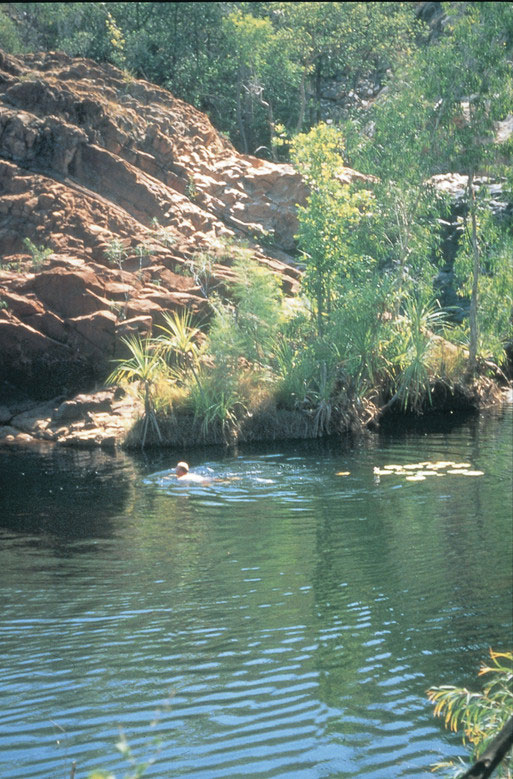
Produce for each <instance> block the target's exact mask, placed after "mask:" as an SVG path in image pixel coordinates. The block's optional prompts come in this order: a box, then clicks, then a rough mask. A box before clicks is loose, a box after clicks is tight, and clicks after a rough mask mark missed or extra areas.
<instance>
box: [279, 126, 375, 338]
mask: <svg viewBox="0 0 513 779" xmlns="http://www.w3.org/2000/svg"><path fill="white" fill-rule="evenodd" d="M342 151H343V142H342V136H341V134H340V131H338V130H337V129H336V128H334V127H331V126H329V125H326V124H319V125H318V126H317V127H315V128H313V129H312V130H310V132H309V133H307V134H299V135H297V136H296V137H295V138H294V140H293V142H292V145H291V155H292V159H293V161H294V164H295V165H296V167H297V168H298V170H299V171H300V173H302V174H303V176H304V178H305V180H306V182H307V183H308V185H309V187H310V194H309V196H308V199H307V203H306V205H305V206H300V207H299V208H298V218H299V231H298V236H297V238H298V245H299V249H300V251H301V252H302V255H303V259H304V262H305V276H304V282H303V284H304V289H305V291H306V293H307V295H308V296H309V298H310V300H311V301H312V303H313V306H314V312H315V317H316V322H317V331H318V335H319V336H322V335H323V334H324V331H325V318H326V317H329V315H330V313H331V308H332V303H333V300H334V298H336V297H337V290H336V284H337V281H339V282H340V281H341V280H344V279H346V280H347V279H349V278H350V279H351V280H352V281H353V282H355V281H356V280H357V279H358V277H360V278H363V277H365V276H366V275H368V273H369V272H370V270H371V268H372V266H373V264H374V260H373V258H371V257H369V256H367V257H365V256H361V255H358V254H357V253H356V252H355V251H354V249H355V247H354V243H353V240H352V230H353V229H354V228H355V226H356V225H357V224H358V223H360V222H361V220H362V219H363V217H364V214H365V212H366V210H367V209H368V208H369V205H370V200H369V197H368V193H367V192H366V191H365V190H362V191H360V192H356V193H353V192H351V189H350V186H349V185H348V184H347V183H345V182H344V180H343V179H342V178H341V174H342V173H343V169H344V163H343V159H342Z"/></svg>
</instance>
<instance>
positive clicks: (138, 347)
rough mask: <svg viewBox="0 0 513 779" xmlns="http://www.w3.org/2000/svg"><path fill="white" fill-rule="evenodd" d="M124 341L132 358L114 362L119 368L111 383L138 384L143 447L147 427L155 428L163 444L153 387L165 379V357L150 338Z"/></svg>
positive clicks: (109, 379)
mask: <svg viewBox="0 0 513 779" xmlns="http://www.w3.org/2000/svg"><path fill="white" fill-rule="evenodd" d="M121 341H122V342H123V343H124V344H125V346H126V347H127V348H128V351H129V353H130V356H129V357H126V358H125V357H122V358H120V359H118V360H114V362H116V363H117V367H116V368H115V369H114V370H113V371H112V373H111V374H110V375H109V376H108V377H107V383H108V384H121V383H122V382H124V381H127V382H135V381H137V382H139V384H140V388H141V390H142V395H143V399H144V418H143V426H142V433H141V448H142V449H144V446H145V444H146V437H147V434H148V427H149V426H150V424H151V426H152V427H153V429H154V431H155V433H156V434H157V438H158V439H159V441H162V435H161V432H160V428H159V425H158V422H157V417H156V414H155V402H154V397H153V390H154V385H155V383H156V382H157V380H158V379H160V378H161V377H162V373H163V372H165V370H166V365H165V363H164V360H163V359H162V354H161V352H160V351H159V350H158V349H155V345H154V342H153V340H152V339H151V338H145V339H144V340H142V339H141V338H140V336H127V337H126V338H122V339H121Z"/></svg>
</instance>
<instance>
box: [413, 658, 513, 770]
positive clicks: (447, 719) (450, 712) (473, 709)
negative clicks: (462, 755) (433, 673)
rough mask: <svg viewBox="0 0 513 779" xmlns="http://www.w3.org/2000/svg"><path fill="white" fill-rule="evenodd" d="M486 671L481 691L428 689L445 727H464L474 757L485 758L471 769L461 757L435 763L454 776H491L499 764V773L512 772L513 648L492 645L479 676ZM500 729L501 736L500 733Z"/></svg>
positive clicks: (465, 742) (454, 688)
mask: <svg viewBox="0 0 513 779" xmlns="http://www.w3.org/2000/svg"><path fill="white" fill-rule="evenodd" d="M484 675H487V684H486V685H485V687H484V689H483V690H482V691H481V692H474V691H472V690H467V689H466V688H462V687H453V686H449V685H445V686H441V687H433V688H432V689H430V690H428V693H427V694H428V698H429V700H430V701H431V702H432V703H434V704H435V709H434V715H435V716H436V717H443V718H444V723H445V727H446V728H448V729H450V730H452V731H454V732H458V731H462V738H463V743H464V744H466V745H468V747H469V749H470V753H471V754H470V758H471V761H472V762H473V763H474V762H476V761H482V763H481V765H479V766H474V770H473V771H472V772H469V773H467V767H466V766H465V764H464V763H463V762H462V761H459V762H456V761H454V760H448V761H443V762H440V763H437V764H436V765H435V766H434V768H435V769H436V770H440V771H444V772H445V775H446V776H448V775H452V776H454V777H455V779H457V777H463V776H482V777H485V776H490V775H491V773H492V771H493V769H494V768H495V767H497V766H498V768H497V777H504V778H505V779H511V777H512V776H513V754H512V753H511V744H512V732H513V687H512V680H513V652H494V651H493V650H492V649H490V665H485V664H484V663H483V664H482V666H481V669H480V671H479V676H484ZM499 733H500V734H502V738H501V737H498V735H497V734H499ZM485 754H486V755H487V759H486V760H484V756H485ZM448 770H449V771H450V773H447V771H448Z"/></svg>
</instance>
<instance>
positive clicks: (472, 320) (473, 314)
mask: <svg viewBox="0 0 513 779" xmlns="http://www.w3.org/2000/svg"><path fill="white" fill-rule="evenodd" d="M468 191H469V192H468V194H469V205H470V225H471V231H472V233H471V236H472V292H471V295H470V311H469V324H470V341H469V353H468V373H469V376H470V377H473V376H474V375H475V373H476V367H477V341H478V335H479V331H478V324H477V305H478V289H479V244H478V241H477V218H476V196H475V192H474V173H473V172H472V173H471V174H470V175H469V177H468Z"/></svg>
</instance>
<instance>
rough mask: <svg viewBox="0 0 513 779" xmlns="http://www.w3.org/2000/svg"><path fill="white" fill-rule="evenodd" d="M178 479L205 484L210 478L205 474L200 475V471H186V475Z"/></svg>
mask: <svg viewBox="0 0 513 779" xmlns="http://www.w3.org/2000/svg"><path fill="white" fill-rule="evenodd" d="M178 481H180V482H185V483H191V482H193V483H195V484H204V483H206V482H208V479H207V478H205V476H200V474H199V473H186V474H185V476H180V477H179V478H178Z"/></svg>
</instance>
